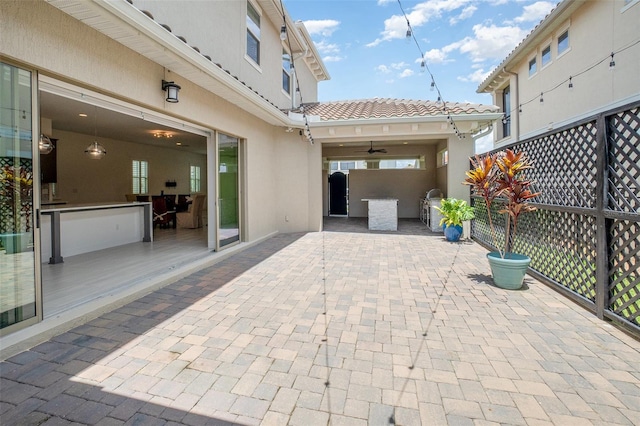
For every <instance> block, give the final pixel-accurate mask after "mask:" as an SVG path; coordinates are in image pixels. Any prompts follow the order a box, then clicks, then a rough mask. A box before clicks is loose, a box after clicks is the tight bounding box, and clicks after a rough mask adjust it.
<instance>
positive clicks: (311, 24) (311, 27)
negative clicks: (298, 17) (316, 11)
mask: <svg viewBox="0 0 640 426" xmlns="http://www.w3.org/2000/svg"><path fill="white" fill-rule="evenodd" d="M303 23H304V26H305V27H306V28H307V31H309V34H311V35H316V34H317V35H321V36H323V37H329V36H331V34H333V32H334V31H336V30H337V29H338V26H339V25H340V21H336V20H334V19H321V20H309V21H303Z"/></svg>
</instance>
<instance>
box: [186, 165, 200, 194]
mask: <svg viewBox="0 0 640 426" xmlns="http://www.w3.org/2000/svg"><path fill="white" fill-rule="evenodd" d="M201 189H202V179H201V174H200V166H189V190H190V192H191V193H192V194H193V193H194V192H200V191H201Z"/></svg>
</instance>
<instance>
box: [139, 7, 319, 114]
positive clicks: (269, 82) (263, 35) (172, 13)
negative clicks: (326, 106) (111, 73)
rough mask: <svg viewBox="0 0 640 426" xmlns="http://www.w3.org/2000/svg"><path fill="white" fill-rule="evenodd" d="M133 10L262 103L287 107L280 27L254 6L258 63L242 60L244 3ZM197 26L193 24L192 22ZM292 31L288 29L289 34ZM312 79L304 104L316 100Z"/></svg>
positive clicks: (304, 71)
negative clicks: (181, 39) (224, 72)
mask: <svg viewBox="0 0 640 426" xmlns="http://www.w3.org/2000/svg"><path fill="white" fill-rule="evenodd" d="M133 4H134V6H135V7H136V8H138V9H140V10H146V11H148V12H150V13H151V14H152V15H153V18H154V20H155V21H156V22H159V23H162V24H167V25H169V27H170V28H171V30H172V33H173V34H175V35H179V36H182V37H184V38H185V39H186V40H187V43H188V44H189V45H190V46H195V47H197V48H198V49H199V50H200V52H202V53H203V54H205V55H209V56H210V57H211V58H212V60H213V62H215V63H219V64H220V65H222V67H223V68H225V69H227V70H229V71H230V72H231V73H232V74H234V75H236V76H237V77H238V78H239V79H240V80H241V81H244V82H245V83H246V84H247V85H248V86H251V87H253V88H255V89H256V90H258V92H259V93H260V94H262V95H263V96H264V97H265V98H267V99H269V100H270V101H271V102H273V103H275V104H276V105H278V106H279V107H280V108H288V107H289V106H290V105H291V98H290V96H289V95H287V94H286V93H285V92H284V91H283V90H282V49H283V47H286V46H287V43H286V42H283V41H282V40H280V26H281V25H282V22H277V23H274V22H271V21H270V20H269V17H268V16H267V15H266V14H265V13H264V12H261V8H260V5H259V4H258V2H253V5H254V7H255V8H256V10H257V11H258V12H259V13H260V14H261V18H260V64H259V65H257V64H255V63H254V62H253V61H252V60H251V59H248V58H247V57H245V53H246V40H247V33H246V25H245V22H246V16H247V8H246V1H243V0H234V1H190V0H187V1H185V0H181V1H157V0H153V1H151V0H134V2H133ZM196 21H197V23H198V24H197V25H195V24H194V22H196ZM294 30H295V29H293V28H291V29H290V31H294ZM296 67H297V68H299V69H298V70H297V71H298V73H299V77H300V78H301V79H302V80H303V81H305V78H306V76H307V75H310V74H309V72H308V69H307V68H306V66H305V65H304V63H303V61H302V60H297V61H296ZM315 83H316V82H315V79H314V81H313V84H312V86H308V85H306V84H305V85H304V86H303V87H302V89H303V90H302V93H303V96H304V98H305V99H304V100H305V102H308V101H315V100H316V99H317V93H316V91H315Z"/></svg>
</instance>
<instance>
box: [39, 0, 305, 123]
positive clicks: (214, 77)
mask: <svg viewBox="0 0 640 426" xmlns="http://www.w3.org/2000/svg"><path fill="white" fill-rule="evenodd" d="M47 1H48V3H49V4H51V5H52V6H54V7H56V8H58V9H59V10H61V11H62V12H64V13H66V14H68V15H70V16H71V17H73V18H75V19H77V20H78V21H81V22H83V23H84V24H86V25H88V26H89V27H91V28H94V29H95V30H97V31H99V32H101V33H103V34H105V35H106V36H108V37H109V38H111V39H113V40H115V41H117V42H119V43H120V44H122V45H124V46H126V47H128V48H129V49H131V50H133V51H135V52H137V53H139V54H141V55H143V56H145V57H146V58H148V59H150V60H152V61H153V62H155V63H157V64H159V65H161V66H163V67H165V68H167V69H170V70H171V71H173V72H175V73H176V74H178V75H180V76H181V77H183V78H185V79H187V80H189V81H191V82H193V83H194V84H196V85H198V86H200V87H202V88H203V89H205V90H207V91H209V92H211V93H214V94H215V95H217V96H220V97H222V98H224V99H225V100H227V101H229V102H231V103H232V104H234V105H236V106H238V107H239V108H241V109H243V110H245V111H247V112H249V113H250V114H253V115H255V116H256V117H258V118H260V119H262V120H264V121H265V122H267V123H269V124H271V125H274V126H283V127H290V126H295V125H299V124H300V123H299V122H295V121H292V120H291V119H290V118H289V117H288V116H287V115H286V114H285V113H283V112H282V111H281V110H280V109H279V108H278V107H277V106H275V105H273V104H272V103H271V102H269V101H268V100H267V99H265V98H264V97H262V96H261V95H260V94H259V93H257V92H256V91H254V90H253V89H252V88H250V87H248V86H247V85H245V84H244V83H242V82H241V81H239V80H238V79H237V78H236V77H234V76H233V75H232V74H230V73H229V72H227V71H226V70H225V69H224V68H223V67H222V66H218V65H217V64H215V63H214V62H213V61H211V60H209V59H207V58H206V57H205V56H204V55H203V54H201V53H200V52H198V51H196V50H195V49H193V48H192V47H190V46H189V45H188V44H187V43H185V42H184V41H182V40H181V39H179V38H178V37H177V35H174V34H173V33H171V32H169V31H167V30H166V29H165V28H164V27H162V26H161V24H160V23H158V22H155V21H154V20H152V19H150V18H149V17H148V16H147V15H146V14H144V13H143V12H142V11H140V10H138V9H136V8H135V7H133V6H132V5H131V4H129V3H128V2H126V1H102V0H47ZM272 3H273V0H264V1H263V2H261V4H264V5H265V6H267V5H268V4H272ZM265 13H267V14H269V15H274V14H275V13H277V9H276V8H275V6H273V7H265ZM276 16H279V17H280V18H279V19H280V20H281V19H282V15H281V14H280V15H276ZM270 19H275V18H274V17H273V16H270ZM274 22H279V21H275V20H274ZM287 25H288V26H289V25H290V26H291V27H293V23H292V22H291V21H290V18H289V20H288V21H287ZM292 43H293V45H294V46H295V48H297V49H299V50H298V51H299V52H308V49H306V48H305V46H304V41H303V40H301V39H299V38H298V36H297V35H296V37H294V38H293V41H292Z"/></svg>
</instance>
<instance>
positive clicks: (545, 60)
mask: <svg viewBox="0 0 640 426" xmlns="http://www.w3.org/2000/svg"><path fill="white" fill-rule="evenodd" d="M549 62H551V46H547V47H545V48H544V49H542V58H541V60H540V63H541V64H542V66H543V67H544V66H545V65H548V64H549Z"/></svg>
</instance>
